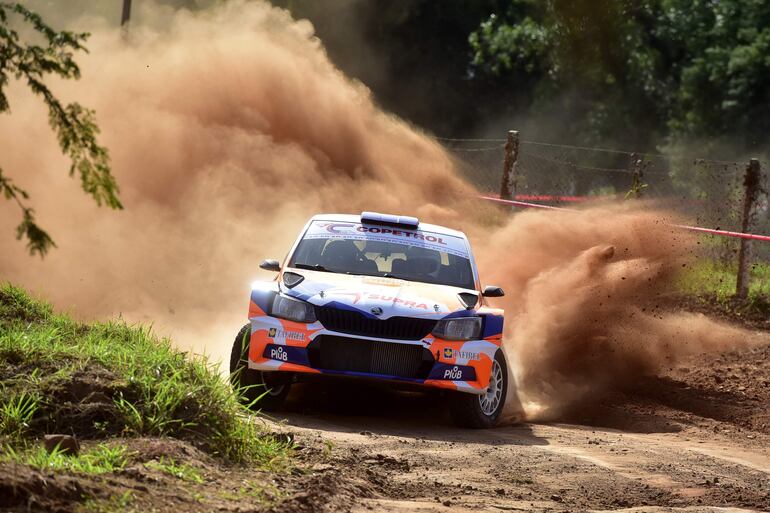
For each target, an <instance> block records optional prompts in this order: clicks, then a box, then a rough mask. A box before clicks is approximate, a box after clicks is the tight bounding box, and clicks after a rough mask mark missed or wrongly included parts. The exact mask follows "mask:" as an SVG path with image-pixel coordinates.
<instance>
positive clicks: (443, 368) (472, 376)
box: [428, 362, 476, 381]
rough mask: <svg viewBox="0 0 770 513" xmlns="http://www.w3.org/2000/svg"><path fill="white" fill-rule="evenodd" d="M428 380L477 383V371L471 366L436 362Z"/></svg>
mask: <svg viewBox="0 0 770 513" xmlns="http://www.w3.org/2000/svg"><path fill="white" fill-rule="evenodd" d="M428 379H442V380H451V381H476V369H474V368H473V367H471V366H469V365H448V364H446V363H441V362H436V363H435V364H434V365H433V369H431V371H430V375H429V376H428Z"/></svg>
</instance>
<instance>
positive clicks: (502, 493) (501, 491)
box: [495, 488, 505, 495]
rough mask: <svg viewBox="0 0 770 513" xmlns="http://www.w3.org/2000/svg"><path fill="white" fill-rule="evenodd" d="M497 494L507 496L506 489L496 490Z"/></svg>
mask: <svg viewBox="0 0 770 513" xmlns="http://www.w3.org/2000/svg"><path fill="white" fill-rule="evenodd" d="M495 493H496V494H497V495H505V489H503V488H498V489H497V490H495Z"/></svg>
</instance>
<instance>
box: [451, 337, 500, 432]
mask: <svg viewBox="0 0 770 513" xmlns="http://www.w3.org/2000/svg"><path fill="white" fill-rule="evenodd" d="M507 390H508V367H507V366H506V365H505V359H504V358H503V354H502V352H501V351H498V352H497V355H495V359H494V360H493V361H492V372H491V374H490V377H489V387H487V391H486V392H484V393H483V394H481V395H475V394H469V393H465V392H456V393H455V394H453V395H452V396H451V398H450V401H451V404H450V411H451V413H452V419H453V420H454V422H455V424H457V425H458V426H460V427H467V428H476V429H484V428H491V427H494V426H496V425H497V423H498V421H499V420H500V414H501V413H502V412H503V407H504V406H505V396H506V392H507Z"/></svg>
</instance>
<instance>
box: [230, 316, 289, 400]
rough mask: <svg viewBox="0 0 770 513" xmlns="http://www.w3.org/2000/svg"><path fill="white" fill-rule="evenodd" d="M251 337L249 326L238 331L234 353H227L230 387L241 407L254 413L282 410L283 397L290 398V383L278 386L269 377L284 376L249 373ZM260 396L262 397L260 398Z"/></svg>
mask: <svg viewBox="0 0 770 513" xmlns="http://www.w3.org/2000/svg"><path fill="white" fill-rule="evenodd" d="M250 335H251V324H247V325H246V326H244V327H243V328H241V330H240V331H239V332H238V335H236V337H235V342H233V350H232V352H231V353H230V383H231V384H232V386H233V388H234V389H235V390H236V391H237V392H238V393H239V395H240V397H241V400H242V401H243V403H244V404H247V405H249V406H250V407H251V408H253V409H255V410H265V411H278V410H280V409H281V406H283V403H284V401H285V400H286V396H288V395H289V390H290V389H291V381H289V380H287V379H282V380H280V382H276V380H275V379H270V377H271V376H270V375H271V374H285V373H272V372H262V371H258V370H256V369H249V367H248V355H249V336H250ZM284 378H285V376H284ZM271 382H272V384H271ZM260 396H262V397H261V398H260Z"/></svg>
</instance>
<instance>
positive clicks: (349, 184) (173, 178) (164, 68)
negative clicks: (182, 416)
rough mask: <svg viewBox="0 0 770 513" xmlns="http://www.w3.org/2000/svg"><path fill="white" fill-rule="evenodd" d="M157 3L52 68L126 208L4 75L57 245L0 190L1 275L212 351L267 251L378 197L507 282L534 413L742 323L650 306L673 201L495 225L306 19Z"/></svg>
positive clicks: (663, 278)
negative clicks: (459, 239) (463, 241)
mask: <svg viewBox="0 0 770 513" xmlns="http://www.w3.org/2000/svg"><path fill="white" fill-rule="evenodd" d="M142 9H144V11H143V12H144V14H143V16H144V18H151V17H152V16H150V15H149V14H148V13H149V12H151V10H152V8H151V7H148V6H147V4H146V3H144V4H143V7H142ZM159 12H160V14H159V16H161V15H162V22H161V20H159V19H158V18H155V19H154V20H153V23H152V24H147V25H142V24H139V23H136V24H134V26H133V27H132V35H131V39H130V41H128V42H126V41H123V40H122V39H121V38H120V34H119V32H118V31H117V30H115V28H114V27H109V26H107V25H106V24H102V25H100V24H99V23H98V22H96V21H93V25H89V26H88V27H87V29H88V30H91V31H92V32H93V36H92V38H91V40H90V41H89V44H88V47H89V49H90V54H88V55H87V56H81V58H80V60H79V62H80V63H81V67H82V71H83V78H82V80H81V81H80V82H77V83H70V82H65V83H56V84H55V91H56V92H57V94H59V95H60V96H62V97H63V98H65V99H67V100H76V101H80V102H82V103H83V104H84V105H87V106H89V107H91V108H94V109H95V110H96V112H97V118H98V122H99V125H100V126H101V128H102V138H101V141H102V143H103V144H105V145H106V146H107V147H108V148H109V149H110V152H111V157H112V162H113V169H114V173H115V175H116V178H117V180H118V183H119V184H120V186H121V197H122V200H123V203H124V205H125V207H126V209H125V211H122V212H112V211H107V210H100V209H98V208H97V207H96V206H95V205H94V204H93V202H92V201H90V200H89V199H88V198H86V197H85V196H84V195H83V194H82V193H81V192H80V191H79V190H78V184H77V183H76V181H75V180H72V179H70V178H69V177H67V176H66V172H65V171H66V169H68V163H67V161H66V160H65V158H64V157H62V156H61V154H60V152H59V150H58V147H57V145H56V141H55V139H54V137H53V135H52V134H51V133H50V129H49V128H48V126H47V124H46V119H47V117H46V113H45V111H44V109H43V106H42V104H41V102H40V101H39V100H38V99H37V98H34V97H32V96H31V95H29V94H28V93H27V92H26V91H25V90H24V88H23V87H22V86H21V85H19V84H13V85H12V86H11V88H10V90H9V98H10V100H11V104H12V109H13V112H12V115H10V116H2V117H0V141H1V142H0V156H2V166H3V168H4V170H5V171H6V173H8V174H9V175H10V176H12V177H14V178H15V179H16V181H17V183H18V184H19V185H20V186H22V187H25V188H27V189H28V190H29V192H30V193H31V197H32V201H33V206H34V207H35V208H36V210H37V213H38V218H39V221H40V223H41V224H42V225H43V226H44V227H45V228H47V229H49V231H50V233H51V234H52V235H53V237H54V239H55V240H56V242H57V244H58V249H56V250H54V251H52V252H51V253H50V255H49V256H48V257H46V259H45V260H42V261H41V260H39V259H33V258H30V257H29V256H28V255H27V254H26V252H25V249H24V246H23V244H21V243H18V242H15V241H12V240H11V237H10V234H11V233H12V229H13V226H14V225H15V224H16V223H17V222H18V215H19V213H18V212H17V210H16V209H15V207H14V205H12V204H10V202H3V203H0V234H5V235H4V236H3V242H2V246H1V249H0V250H1V253H0V279H2V280H8V281H11V282H13V283H16V284H18V285H22V286H24V287H27V288H29V289H31V290H32V291H34V292H36V293H38V294H40V295H42V296H44V297H46V298H49V299H51V300H52V301H53V302H54V303H55V304H56V305H57V306H58V307H59V308H64V309H67V310H70V311H72V312H73V313H74V314H75V315H77V316H79V317H81V318H97V319H98V318H106V317H109V316H114V315H122V316H123V317H124V318H126V319H128V320H130V321H132V322H133V321H138V322H153V323H155V325H154V326H155V329H156V331H159V332H161V333H164V334H170V335H173V336H174V339H175V340H176V341H177V343H178V344H180V345H181V346H182V347H185V348H189V349H191V350H193V351H195V352H198V353H206V354H209V355H211V356H212V358H213V359H221V358H222V357H223V356H225V355H226V354H228V352H229V349H230V345H231V341H232V338H233V336H234V334H235V333H236V332H237V330H238V328H239V327H240V326H241V325H242V324H243V323H245V321H246V309H247V301H248V291H249V283H250V282H251V281H252V280H254V279H270V278H272V273H267V272H264V271H259V270H258V268H257V266H258V263H259V261H260V260H262V259H263V258H268V257H277V258H280V257H283V256H284V254H285V251H286V249H287V248H288V246H289V244H290V243H291V241H292V240H293V238H294V237H295V235H296V233H297V231H298V230H299V228H300V227H301V226H302V225H303V224H304V222H305V221H306V219H307V218H308V217H309V216H310V215H312V214H314V213H317V212H321V211H337V212H343V213H357V212H360V211H361V210H365V209H370V210H379V211H385V212H400V213H409V214H414V215H417V216H419V217H420V218H422V219H424V220H426V221H433V222H437V223H445V224H449V225H450V226H453V227H455V228H458V229H463V230H466V231H467V232H468V233H470V234H471V236H472V238H473V239H474V241H475V242H476V245H477V251H479V252H480V254H479V255H478V256H479V260H480V262H481V270H482V276H483V278H484V279H485V282H486V283H491V282H494V283H495V284H497V285H501V286H503V287H504V288H505V289H506V291H507V292H508V296H507V298H506V299H505V307H506V309H507V325H508V328H507V331H506V338H507V341H506V349H507V352H508V356H509V359H510V360H511V361H512V362H514V365H513V368H514V371H515V375H516V379H517V394H518V397H519V398H520V400H521V402H522V403H523V404H524V406H525V410H526V411H527V413H528V415H530V416H537V415H541V416H542V415H543V412H549V411H550V412H553V411H555V409H557V408H558V407H559V406H560V405H563V404H565V403H568V402H569V401H571V400H573V399H574V398H577V397H580V396H581V395H582V394H584V393H586V391H589V390H591V389H595V388H596V387H601V386H603V385H608V384H612V383H613V382H615V381H616V380H617V379H619V378H620V377H624V376H629V375H631V374H637V375H638V373H643V372H650V373H652V372H655V371H656V370H657V369H659V368H660V367H661V366H662V365H667V364H668V363H670V362H671V361H672V360H673V359H675V358H677V357H679V356H682V355H684V354H686V353H691V352H697V351H702V350H711V349H723V348H725V347H728V346H732V345H734V344H736V343H738V342H739V341H740V340H743V339H744V338H745V337H743V335H742V334H741V333H740V332H738V331H737V330H734V329H732V328H728V327H724V326H721V325H717V324H716V323H714V322H712V321H709V320H707V319H705V318H701V317H696V316H692V315H684V314H682V315H673V314H666V313H662V312H659V311H658V310H656V309H655V305H654V298H655V295H656V293H657V292H658V291H659V290H661V287H663V285H664V284H665V283H666V282H667V280H668V279H669V278H670V277H671V276H672V275H673V274H674V273H675V271H676V270H677V269H678V268H679V267H680V266H681V265H682V263H684V262H686V259H687V257H688V254H689V253H688V252H689V251H690V250H691V242H692V241H690V240H689V239H686V236H685V235H683V234H682V233H680V232H674V231H672V230H671V229H670V228H666V226H665V222H666V219H665V216H664V215H663V214H661V213H659V212H654V211H652V210H649V209H646V208H644V207H642V206H638V207H636V208H635V209H634V208H630V207H628V206H625V207H624V206H606V207H601V208H598V209H592V210H587V211H583V212H581V213H578V214H572V213H570V214H563V213H552V212H549V213H542V212H531V213H524V214H520V215H517V216H515V217H513V218H511V219H510V220H508V221H505V222H504V219H503V216H502V215H501V214H500V211H499V210H498V209H496V208H495V207H492V206H488V205H484V204H480V203H479V202H478V201H477V200H475V198H474V196H475V191H474V190H473V189H472V187H471V186H470V185H468V184H467V183H466V182H465V181H463V180H462V179H461V178H460V177H459V176H458V174H457V173H456V171H455V168H454V165H453V162H452V160H451V158H450V157H449V156H448V155H447V154H446V153H445V152H444V151H443V150H442V148H441V147H440V146H439V145H438V144H437V143H436V142H435V141H433V140H431V138H430V137H428V136H426V135H425V134H422V133H420V132H419V130H416V129H415V128H413V127H410V126H409V125H408V124H406V123H405V122H403V121H401V120H398V119H396V118H395V117H393V116H390V115H388V114H386V113H384V112H382V111H381V110H379V109H378V108H377V106H376V104H375V103H374V102H373V100H372V98H371V95H370V92H369V90H368V89H367V88H366V87H365V86H364V85H362V84H360V83H356V82H353V81H351V80H349V79H347V78H346V77H345V76H343V75H342V74H341V73H340V72H339V71H338V70H337V69H336V68H335V67H334V66H333V65H332V64H331V63H330V61H329V59H328V57H327V55H326V54H325V52H324V50H323V48H322V46H321V44H320V42H319V41H318V40H317V39H316V38H315V37H314V36H313V29H312V26H311V25H310V24H309V23H307V22H303V21H294V20H292V19H291V18H290V16H289V15H288V13H287V12H285V11H283V10H280V9H276V8H274V7H271V6H269V5H268V4H266V3H263V2H249V3H245V2H242V1H232V2H227V3H223V4H221V5H220V6H218V7H217V8H215V9H211V10H207V11H205V12H199V13H191V12H189V11H169V9H168V8H163V9H162V10H160V11H159ZM76 25H77V24H76ZM158 27H161V28H158Z"/></svg>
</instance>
